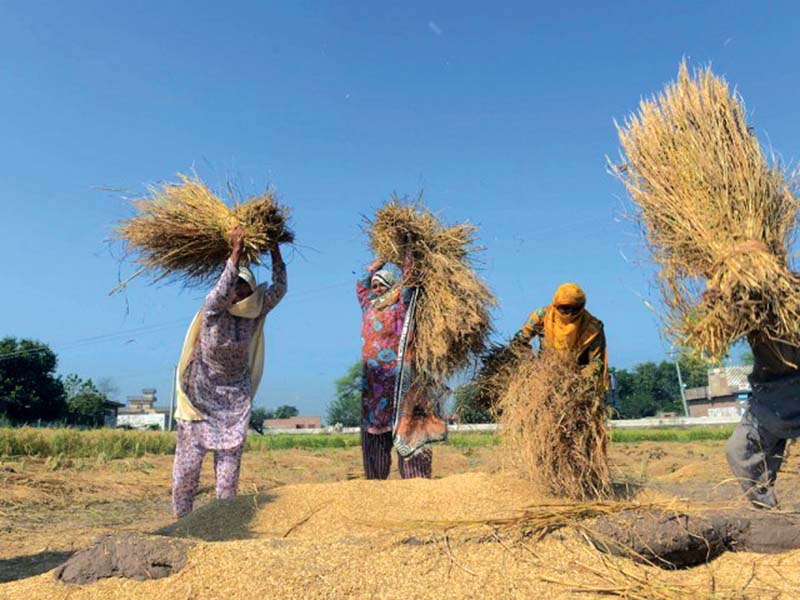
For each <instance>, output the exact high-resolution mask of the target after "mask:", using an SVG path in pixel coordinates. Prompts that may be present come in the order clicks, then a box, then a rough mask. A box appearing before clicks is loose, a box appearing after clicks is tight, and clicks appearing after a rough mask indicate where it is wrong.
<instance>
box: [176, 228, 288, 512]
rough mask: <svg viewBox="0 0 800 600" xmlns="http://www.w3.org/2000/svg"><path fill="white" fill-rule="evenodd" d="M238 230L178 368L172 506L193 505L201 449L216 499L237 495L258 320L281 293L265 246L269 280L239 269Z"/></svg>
mask: <svg viewBox="0 0 800 600" xmlns="http://www.w3.org/2000/svg"><path fill="white" fill-rule="evenodd" d="M242 238H243V232H242V229H241V228H240V227H237V228H235V229H234V230H233V232H232V234H231V246H232V252H231V255H230V258H229V259H228V261H227V263H226V265H225V269H224V271H223V272H222V276H221V277H220V279H219V281H218V282H217V284H216V286H215V287H214V289H213V290H211V292H210V293H209V294H208V296H207V297H206V300H205V303H204V304H203V308H202V309H201V310H200V312H199V313H198V314H197V316H195V319H194V321H193V322H192V325H191V326H190V327H189V332H188V333H187V335H186V341H185V342H184V348H183V354H182V356H181V362H180V365H179V368H178V381H177V384H178V385H177V388H178V408H177V410H176V413H175V417H176V419H177V446H176V448H175V462H174V465H173V476H172V478H173V485H172V509H173V513H174V515H175V516H176V517H182V516H184V515H186V514H187V513H189V512H191V511H192V507H193V504H194V498H195V495H196V493H197V485H198V482H199V480H200V469H201V467H202V465H203V458H204V456H205V453H206V451H208V450H212V451H213V452H214V472H215V475H216V492H217V498H232V497H234V496H236V490H237V487H238V483H239V466H240V464H241V458H242V451H243V449H244V441H245V436H246V434H247V428H248V424H249V422H250V408H251V404H252V400H253V396H254V395H255V392H256V389H257V387H258V384H259V383H260V380H261V373H262V370H263V365H264V340H263V326H264V318H265V317H266V315H267V313H268V312H269V311H270V310H272V309H273V308H274V307H275V306H276V305H277V304H278V302H279V301H280V300H281V298H283V296H284V295H285V294H286V266H285V264H284V262H283V259H282V257H281V253H280V250H279V249H278V247H277V246H276V247H275V249H274V250H273V251H272V285H271V286H269V287H266V286H264V285H261V286H258V285H256V281H255V277H254V276H253V274H252V273H251V272H250V270H249V269H247V268H246V267H239V259H240V256H241V253H242Z"/></svg>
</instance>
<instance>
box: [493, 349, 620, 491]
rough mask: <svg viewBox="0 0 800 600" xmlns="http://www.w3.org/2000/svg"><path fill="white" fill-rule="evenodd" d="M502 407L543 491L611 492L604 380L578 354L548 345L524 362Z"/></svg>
mask: <svg viewBox="0 0 800 600" xmlns="http://www.w3.org/2000/svg"><path fill="white" fill-rule="evenodd" d="M498 412H499V413H500V425H501V433H502V436H503V441H504V444H505V445H506V447H507V448H508V450H509V451H510V456H511V458H512V460H513V462H514V463H515V465H516V466H517V467H519V468H520V469H521V471H522V472H523V474H524V475H525V476H526V477H528V478H529V479H530V480H531V481H533V482H535V483H536V484H537V485H538V486H539V487H540V488H541V489H542V490H544V491H547V492H548V493H551V494H555V495H557V496H564V497H567V498H575V499H588V498H601V497H603V496H605V495H606V494H607V493H608V492H609V489H610V479H609V468H608V433H607V430H606V424H605V419H606V411H605V406H604V404H603V386H602V381H601V380H599V379H598V378H596V377H590V376H586V375H585V374H584V373H582V372H581V368H580V367H579V366H578V365H577V361H576V360H575V357H574V356H571V355H566V354H565V353H562V352H557V351H547V350H544V351H541V352H540V353H539V354H538V356H537V357H536V358H535V359H534V360H523V361H520V363H519V365H518V366H517V368H516V369H514V372H513V373H512V374H511V376H510V378H509V380H508V382H507V384H506V388H505V391H504V392H503V395H502V396H501V398H500V402H499V411H498Z"/></svg>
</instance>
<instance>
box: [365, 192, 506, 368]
mask: <svg viewBox="0 0 800 600" xmlns="http://www.w3.org/2000/svg"><path fill="white" fill-rule="evenodd" d="M368 228H369V235H370V244H371V246H372V249H373V251H374V253H375V255H376V256H378V257H380V258H382V259H383V260H385V261H388V262H393V263H395V264H398V265H403V264H404V261H405V257H406V253H407V252H410V253H411V255H412V256H413V257H414V263H413V269H412V271H411V272H410V273H408V274H407V279H406V280H405V281H404V285H406V286H409V287H419V288H421V291H420V296H419V298H418V304H417V309H416V330H415V334H414V335H415V342H414V343H415V350H414V360H415V363H416V367H417V370H418V371H419V372H421V373H424V374H426V376H429V377H432V378H434V379H435V380H438V381H444V380H445V379H447V378H448V377H450V376H451V375H452V374H453V373H455V372H457V371H459V370H461V369H463V368H464V367H466V366H467V365H468V364H469V361H470V358H472V357H473V356H475V355H476V354H478V353H479V352H481V351H482V350H483V348H484V345H485V342H486V338H487V336H488V334H489V331H490V322H489V311H490V310H491V307H492V306H493V305H494V303H495V300H494V297H493V296H492V294H491V292H490V291H489V288H488V287H487V285H486V284H485V283H484V282H483V281H482V280H481V279H479V278H478V275H477V274H476V272H475V270H474V268H473V266H472V265H471V263H470V258H471V256H472V255H473V254H474V252H475V248H474V246H473V243H474V235H475V229H476V228H475V227H473V226H472V225H467V224H462V225H455V226H452V227H445V226H444V225H443V224H442V223H441V222H440V221H439V219H437V218H436V216H435V215H433V214H432V213H431V212H430V211H429V210H427V209H426V208H425V207H424V206H422V204H421V202H417V203H416V204H403V203H401V202H400V201H399V200H398V199H397V198H393V199H392V201H390V202H389V203H387V204H386V205H385V206H383V207H382V208H381V209H380V210H378V212H377V214H376V215H375V219H374V220H373V221H371V222H368Z"/></svg>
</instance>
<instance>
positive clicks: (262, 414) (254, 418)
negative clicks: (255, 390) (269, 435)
mask: <svg viewBox="0 0 800 600" xmlns="http://www.w3.org/2000/svg"><path fill="white" fill-rule="evenodd" d="M274 417H275V415H274V414H273V413H272V411H271V410H267V409H266V408H261V407H260V406H259V407H258V408H254V409H253V410H251V411H250V427H252V428H253V429H255V430H256V431H258V432H259V433H261V431H262V430H263V428H264V421H266V420H267V419H272V418H274Z"/></svg>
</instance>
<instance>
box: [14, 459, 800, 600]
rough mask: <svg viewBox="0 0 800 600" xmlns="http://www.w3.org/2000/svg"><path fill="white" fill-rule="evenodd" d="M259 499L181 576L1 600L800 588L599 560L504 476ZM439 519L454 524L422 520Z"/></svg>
mask: <svg viewBox="0 0 800 600" xmlns="http://www.w3.org/2000/svg"><path fill="white" fill-rule="evenodd" d="M267 496H268V497H262V498H261V499H259V500H258V505H257V507H256V508H255V509H253V510H251V509H246V508H245V506H246V504H247V503H248V502H249V503H250V504H251V505H252V503H253V502H254V497H253V496H249V497H242V498H237V499H236V501H237V502H240V503H242V507H241V508H242V510H239V509H237V510H235V511H234V512H235V513H236V514H237V515H239V516H240V517H242V518H247V519H250V520H249V521H248V522H243V523H238V524H235V526H234V527H233V535H232V536H230V537H228V538H227V539H228V540H229V541H219V542H213V543H208V542H204V541H196V542H195V544H194V546H193V548H192V549H191V550H190V552H189V558H188V564H187V565H186V567H185V568H183V569H182V570H181V571H180V572H178V573H177V574H175V575H172V576H170V577H167V578H164V579H158V580H153V581H141V582H140V581H132V580H124V579H106V580H102V581H99V582H97V583H93V584H89V585H85V586H68V585H65V584H63V583H61V582H58V581H57V580H56V579H55V578H54V577H53V575H52V573H45V574H43V575H39V576H37V577H32V578H29V579H23V580H20V581H15V582H12V583H7V584H2V585H0V598H2V599H5V598H63V597H69V598H70V599H71V600H89V599H101V598H116V599H118V600H134V599H137V600H138V599H148V600H150V599H151V598H159V600H178V599H181V600H185V599H187V598H228V599H231V600H244V599H255V598H263V597H271V598H301V597H302V598H398V597H402V598H412V597H425V598H487V597H489V598H515V597H533V596H541V595H546V596H547V597H548V598H559V599H560V598H575V597H576V596H577V595H578V594H579V592H580V596H581V597H585V598H595V597H609V596H610V597H624V598H639V599H644V598H648V599H650V598H656V599H661V600H672V599H677V598H697V597H712V596H713V597H716V598H739V597H759V598H761V597H770V598H792V597H796V595H794V596H793V594H796V593H797V591H798V589H800V576H798V573H800V568H798V567H800V552H790V553H786V554H781V555H774V556H757V555H752V554H733V553H729V554H725V555H723V556H722V557H721V558H719V559H718V560H716V561H714V562H712V563H711V564H710V565H707V566H703V567H699V568H696V569H691V570H683V571H677V572H669V571H663V570H660V569H658V568H657V567H652V566H648V565H637V564H634V563H633V562H631V561H630V560H628V559H625V558H619V557H613V556H607V555H603V554H600V553H599V552H598V551H597V550H595V549H593V548H592V547H591V546H590V545H589V544H587V543H586V542H585V541H584V540H583V539H582V538H581V537H580V536H579V535H578V533H577V531H576V530H574V529H572V528H571V527H570V525H571V524H575V523H580V522H581V521H579V520H578V519H582V518H585V516H586V513H587V510H586V509H587V508H589V509H591V508H592V507H593V506H595V505H594V504H587V505H584V504H581V503H572V504H571V505H570V504H568V503H567V504H562V505H559V507H560V508H557V509H556V510H554V509H553V508H552V504H553V503H552V500H550V507H548V500H547V499H546V498H543V497H542V496H540V495H538V494H537V493H536V492H535V491H534V490H531V489H530V488H529V487H525V486H523V485H522V482H519V481H515V480H513V479H508V478H507V477H505V476H498V475H487V474H467V475H459V476H454V477H447V478H444V479H439V480H433V481H428V480H406V481H398V480H390V481H384V482H364V481H358V480H356V481H347V482H340V483H335V484H309V485H296V486H294V485H293V486H285V487H282V488H277V489H275V490H273V491H271V492H270V493H269V494H268V495H267ZM425 498H429V499H430V503H429V506H425V502H424V499H425ZM410 499H411V500H410ZM218 506H219V508H220V509H222V508H226V509H227V508H230V506H226V505H225V504H224V503H221V504H219V505H218ZM597 506H605V504H599V505H597ZM493 507H496V508H497V511H496V512H494V511H493V510H492V509H493ZM515 507H528V508H530V509H531V510H532V511H535V514H536V515H538V517H540V518H541V517H542V515H544V514H545V513H547V512H548V511H549V513H550V514H551V515H552V516H550V517H549V519H550V522H551V523H557V522H560V523H561V525H562V527H561V528H559V529H558V530H557V531H556V533H555V534H554V535H547V536H545V537H543V538H542V539H537V537H536V536H530V535H527V534H526V527H528V526H527V525H525V524H524V523H525V522H524V519H522V520H521V521H520V522H521V523H523V524H522V526H521V527H520V528H518V529H516V530H513V529H507V528H503V527H497V526H494V525H491V524H488V522H489V521H491V518H492V516H501V517H502V516H503V515H509V514H513V513H514V510H513V509H514V508H515ZM365 508H366V510H365ZM420 511H422V512H420ZM523 512H524V511H518V513H517V514H518V515H521V516H522V515H523ZM531 514H533V513H531ZM581 514H583V515H584V516H583V517H581V516H580V515H581ZM589 515H591V513H589ZM219 516H220V515H219V514H217V513H215V512H214V507H213V506H212V507H209V511H208V512H206V513H205V517H207V519H208V520H213V519H214V518H217V517H219ZM436 516H439V517H440V518H445V519H451V521H452V522H450V523H449V524H447V523H438V524H436V523H434V524H427V525H426V524H424V523H421V521H424V520H425V519H427V518H429V517H436ZM343 520H344V522H345V523H347V525H342V524H341V523H342V521H343ZM463 522H467V524H468V525H469V526H468V527H466V528H463V527H462V526H461V524H460V523H463ZM481 522H483V523H484V524H483V525H482V526H480V523H481ZM472 524H474V525H475V526H474V527H473V525H472ZM195 525H198V526H199V521H197V520H196V521H195ZM228 525H230V523H228ZM564 525H566V527H564ZM350 528H355V529H354V530H352V531H351V530H350ZM198 531H199V530H198ZM185 533H186V534H189V535H191V533H192V531H185ZM223 539H224V538H223ZM775 572H780V573H781V577H779V578H778V577H775Z"/></svg>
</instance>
